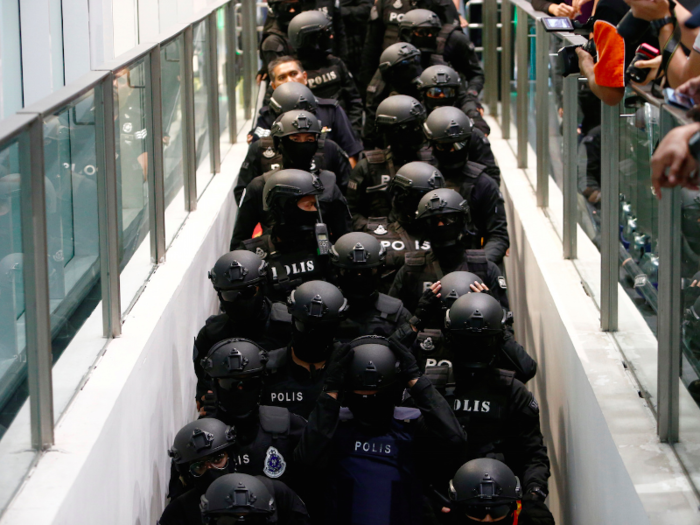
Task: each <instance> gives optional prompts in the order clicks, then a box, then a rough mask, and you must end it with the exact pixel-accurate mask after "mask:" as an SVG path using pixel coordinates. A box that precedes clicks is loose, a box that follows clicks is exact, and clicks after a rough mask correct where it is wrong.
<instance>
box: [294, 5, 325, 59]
mask: <svg viewBox="0 0 700 525" xmlns="http://www.w3.org/2000/svg"><path fill="white" fill-rule="evenodd" d="M331 26H332V21H331V19H330V18H329V17H328V15H327V14H325V13H323V12H321V11H316V10H315V9H312V10H310V11H304V12H303V13H299V14H298V15H296V16H295V17H294V18H293V19H292V21H291V22H290V23H289V27H288V28H287V36H288V37H289V42H290V43H291V44H292V47H293V48H294V49H296V50H299V49H313V48H315V47H317V46H318V44H319V43H320V42H319V37H320V36H321V35H320V33H323V34H325V36H330V33H331V31H332V27H331ZM326 44H330V39H329V38H328V39H327V42H323V46H322V47H323V49H322V51H328V52H330V49H327V48H326Z"/></svg>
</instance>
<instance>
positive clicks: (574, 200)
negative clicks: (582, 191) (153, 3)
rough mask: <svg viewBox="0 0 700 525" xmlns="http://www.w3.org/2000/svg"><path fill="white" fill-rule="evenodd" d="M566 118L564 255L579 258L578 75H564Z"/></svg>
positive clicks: (563, 135)
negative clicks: (577, 250) (577, 244)
mask: <svg viewBox="0 0 700 525" xmlns="http://www.w3.org/2000/svg"><path fill="white" fill-rule="evenodd" d="M563 84H564V85H563V89H564V93H563V97H562V98H563V106H564V107H563V110H564V116H563V122H562V128H563V132H562V139H563V142H564V158H563V168H564V170H563V173H564V206H563V208H564V217H563V225H564V226H563V232H562V233H563V235H562V238H563V242H564V259H575V258H576V255H577V253H576V243H577V239H576V228H577V215H578V187H577V186H578V165H577V153H578V136H577V134H576V127H577V124H578V119H577V118H576V117H577V115H578V75H569V76H568V77H564V82H563Z"/></svg>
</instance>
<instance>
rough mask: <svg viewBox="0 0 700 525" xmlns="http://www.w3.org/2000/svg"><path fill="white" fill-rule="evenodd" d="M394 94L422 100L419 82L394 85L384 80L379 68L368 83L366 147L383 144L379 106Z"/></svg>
mask: <svg viewBox="0 0 700 525" xmlns="http://www.w3.org/2000/svg"><path fill="white" fill-rule="evenodd" d="M394 95H408V96H409V97H413V98H415V99H416V100H421V96H420V92H419V91H418V86H417V84H403V85H401V86H392V85H390V84H389V83H388V82H386V81H385V80H384V77H383V76H382V72H381V71H379V69H377V71H376V72H375V74H374V76H373V77H372V78H371V80H370V82H369V84H368V85H367V93H366V99H365V125H364V127H363V129H362V141H363V143H364V145H365V148H366V149H369V148H376V147H380V146H382V140H381V137H380V135H379V134H378V132H377V123H376V120H377V108H378V107H379V104H381V103H382V101H383V100H385V99H387V98H389V97H391V96H394Z"/></svg>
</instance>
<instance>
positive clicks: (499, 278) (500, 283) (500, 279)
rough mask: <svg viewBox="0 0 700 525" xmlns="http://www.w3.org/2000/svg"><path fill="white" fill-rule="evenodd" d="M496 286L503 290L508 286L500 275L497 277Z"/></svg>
mask: <svg viewBox="0 0 700 525" xmlns="http://www.w3.org/2000/svg"><path fill="white" fill-rule="evenodd" d="M498 285H499V286H500V287H501V288H503V289H504V290H505V289H506V288H508V285H507V284H506V278H505V277H503V276H502V275H499V276H498Z"/></svg>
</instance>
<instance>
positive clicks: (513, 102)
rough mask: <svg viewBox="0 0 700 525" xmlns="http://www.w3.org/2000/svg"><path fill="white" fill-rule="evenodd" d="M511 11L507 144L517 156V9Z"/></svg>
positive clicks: (512, 8) (518, 51) (512, 6)
mask: <svg viewBox="0 0 700 525" xmlns="http://www.w3.org/2000/svg"><path fill="white" fill-rule="evenodd" d="M511 11H512V13H513V29H512V33H511V37H510V40H511V47H512V50H511V54H510V56H511V59H512V61H511V64H510V70H511V76H510V78H511V82H510V139H508V144H510V148H511V149H512V150H513V153H515V154H516V155H517V153H518V132H517V129H518V105H517V96H518V68H517V67H516V64H517V63H518V53H520V50H518V46H516V45H515V42H516V39H517V38H516V34H517V28H518V11H519V9H517V8H516V6H515V5H511Z"/></svg>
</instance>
